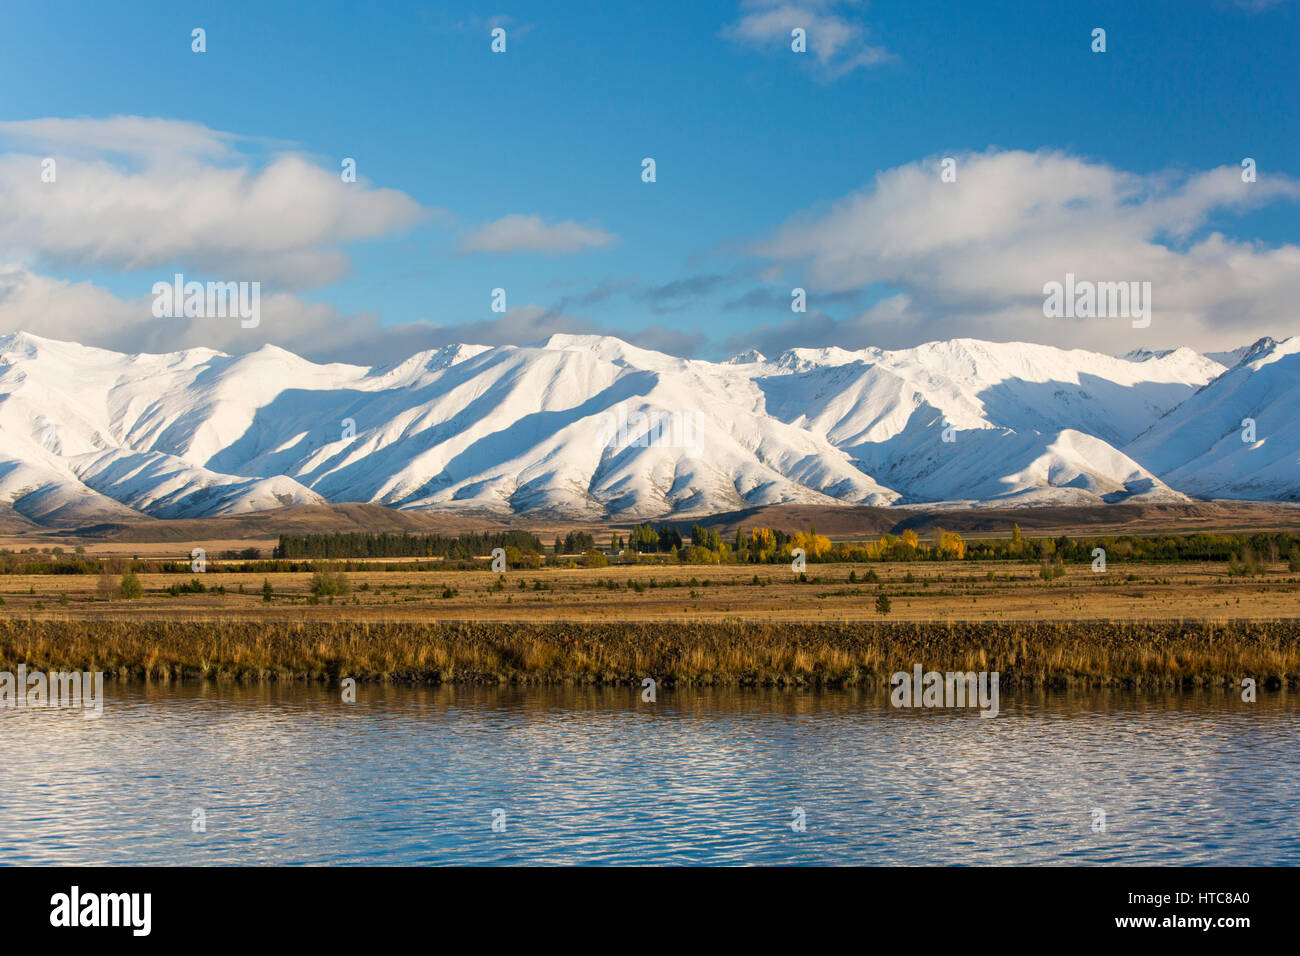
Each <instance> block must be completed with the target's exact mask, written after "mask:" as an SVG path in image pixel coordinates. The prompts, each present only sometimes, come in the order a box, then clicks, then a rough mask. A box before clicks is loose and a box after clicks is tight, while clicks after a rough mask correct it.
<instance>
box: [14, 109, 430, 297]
mask: <svg viewBox="0 0 1300 956" xmlns="http://www.w3.org/2000/svg"><path fill="white" fill-rule="evenodd" d="M0 134H2V135H5V136H8V137H10V138H14V139H19V140H22V141H23V142H24V143H25V144H26V145H28V146H36V147H38V148H40V149H42V151H43V152H42V154H39V155H24V154H20V153H7V154H4V155H0V254H4V255H7V256H9V257H11V258H16V259H18V260H21V261H26V262H48V263H50V264H52V265H54V266H56V267H61V268H77V267H81V268H86V267H89V268H107V269H119V270H126V271H135V270H144V269H157V268H160V267H164V266H168V265H171V264H178V265H180V266H182V267H184V268H186V269H187V270H188V271H194V272H200V273H205V274H208V275H210V276H219V277H221V278H224V279H230V280H241V281H269V282H276V283H280V284H283V285H286V286H290V287H307V286H315V285H321V284H325V283H327V282H330V281H333V280H335V279H337V278H339V277H341V276H343V275H345V274H346V273H347V271H348V260H347V258H346V256H345V255H344V254H343V253H342V252H341V251H339V249H338V248H337V247H338V246H339V245H341V244H342V243H345V242H349V241H353V240H357V239H366V238H375V237H379V236H384V235H387V234H390V233H393V232H396V231H398V230H401V229H404V228H406V227H408V226H410V225H412V224H414V223H415V222H417V221H418V220H419V219H420V218H421V217H422V216H423V215H425V214H426V212H427V211H426V210H423V209H421V207H420V205H419V204H418V203H417V202H416V201H415V200H414V199H412V198H411V197H409V196H407V195H406V194H405V193H402V192H399V191H397V190H393V189H377V188H374V187H372V186H369V185H367V184H365V183H363V182H357V183H344V182H343V181H342V179H341V178H340V176H339V171H338V170H331V169H324V168H321V167H320V166H317V165H315V164H313V163H311V162H309V161H308V160H307V159H305V158H303V157H302V156H299V155H294V154H285V155H280V156H277V157H275V158H273V159H271V160H270V161H268V162H266V163H265V164H264V165H261V166H254V165H253V164H252V163H251V162H250V161H249V160H247V159H246V158H243V157H240V156H238V155H236V154H235V153H234V152H233V151H232V143H233V142H234V139H235V138H234V137H232V136H231V135H230V134H225V133H219V132H216V131H213V130H208V129H206V128H205V127H202V126H199V125H197V124H193V123H181V122H176V121H172V120H151V119H142V118H140V117H116V118H113V119H111V120H103V121H96V120H34V121H28V122H23V123H9V124H3V128H0ZM90 154H99V155H90ZM44 156H52V157H53V158H54V159H55V161H56V163H57V167H56V168H57V177H56V180H55V182H53V183H48V182H43V181H42V178H41V172H42V165H41V161H42V158H43V157H44ZM124 156H125V157H129V158H131V159H135V160H138V161H139V162H137V163H132V162H128V161H124V160H123V159H122V157H124Z"/></svg>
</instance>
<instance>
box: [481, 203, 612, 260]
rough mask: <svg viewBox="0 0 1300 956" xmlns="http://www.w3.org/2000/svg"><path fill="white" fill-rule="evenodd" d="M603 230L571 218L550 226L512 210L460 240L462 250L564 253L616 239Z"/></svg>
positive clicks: (497, 252) (579, 250) (595, 247)
mask: <svg viewBox="0 0 1300 956" xmlns="http://www.w3.org/2000/svg"><path fill="white" fill-rule="evenodd" d="M617 238H618V237H617V236H613V235H611V234H610V233H608V232H605V231H604V230H603V229H598V228H596V227H594V226H583V225H579V224H578V223H576V222H573V221H571V220H566V221H564V222H557V223H555V224H553V225H547V224H546V222H545V221H543V220H542V218H541V217H540V216H525V215H521V214H519V213H512V214H511V215H508V216H502V217H501V218H500V219H497V220H496V221H495V222H490V223H488V224H487V225H485V226H482V227H481V228H479V229H477V230H475V231H474V232H473V233H471V234H470V235H468V236H466V237H465V239H464V240H463V241H462V242H461V245H460V249H461V251H462V252H467V253H474V252H485V253H491V254H497V255H500V254H508V253H514V252H541V253H547V254H551V255H561V254H565V253H571V252H581V251H582V250H583V249H598V248H600V247H601V246H607V245H609V244H610V243H612V242H615V241H617Z"/></svg>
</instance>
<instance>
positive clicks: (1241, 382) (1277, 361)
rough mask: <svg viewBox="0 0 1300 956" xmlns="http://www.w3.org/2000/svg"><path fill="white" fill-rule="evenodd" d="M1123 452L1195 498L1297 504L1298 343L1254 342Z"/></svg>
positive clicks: (1298, 340) (1299, 445)
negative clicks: (1236, 359) (1230, 364)
mask: <svg viewBox="0 0 1300 956" xmlns="http://www.w3.org/2000/svg"><path fill="white" fill-rule="evenodd" d="M1125 452H1126V453H1127V454H1129V455H1131V456H1133V457H1134V458H1137V459H1139V460H1141V461H1142V462H1144V463H1145V464H1146V465H1147V466H1148V467H1150V468H1151V469H1152V470H1153V471H1155V472H1156V473H1157V474H1158V475H1160V476H1161V477H1162V478H1163V479H1164V480H1165V481H1167V482H1168V483H1170V484H1173V485H1175V486H1176V487H1178V488H1181V489H1183V490H1185V491H1187V492H1188V493H1189V494H1194V495H1197V496H1199V497H1216V498H1251V499H1259V498H1271V499H1281V500H1289V501H1300V338H1296V337H1292V338H1289V339H1284V340H1282V341H1281V342H1275V341H1273V340H1272V339H1261V340H1260V341H1258V342H1256V343H1255V344H1254V345H1253V346H1251V347H1250V348H1249V349H1247V350H1245V351H1244V352H1243V353H1242V354H1241V357H1240V358H1239V360H1238V363H1237V364H1236V365H1235V366H1233V367H1232V368H1231V369H1229V370H1228V371H1227V372H1225V373H1223V375H1221V376H1219V377H1218V378H1216V379H1215V380H1214V381H1213V382H1211V383H1210V384H1209V385H1207V386H1206V387H1205V388H1203V389H1201V390H1200V391H1198V392H1197V393H1196V394H1195V395H1193V396H1192V397H1191V398H1189V399H1188V400H1187V401H1185V402H1183V403H1182V404H1181V405H1180V406H1179V407H1178V408H1177V409H1175V410H1174V411H1172V412H1170V413H1169V414H1168V415H1166V416H1164V417H1163V418H1161V419H1160V420H1159V421H1157V422H1155V423H1154V424H1153V425H1152V426H1151V427H1150V428H1149V429H1148V430H1147V431H1146V432H1145V433H1143V434H1142V435H1141V436H1139V437H1138V438H1137V439H1136V440H1135V441H1134V442H1133V443H1132V444H1131V445H1129V446H1128V447H1127V448H1126V449H1125Z"/></svg>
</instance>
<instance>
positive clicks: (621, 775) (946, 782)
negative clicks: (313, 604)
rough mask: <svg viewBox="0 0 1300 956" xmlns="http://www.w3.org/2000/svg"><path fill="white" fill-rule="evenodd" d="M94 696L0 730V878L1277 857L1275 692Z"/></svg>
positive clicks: (1292, 784)
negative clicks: (0, 758)
mask: <svg viewBox="0 0 1300 956" xmlns="http://www.w3.org/2000/svg"><path fill="white" fill-rule="evenodd" d="M106 696H107V703H106V705H105V712H104V716H103V717H102V718H101V719H99V720H87V719H85V718H83V717H82V716H80V715H79V714H76V713H71V712H66V711H34V710H10V711H4V710H0V739H2V740H3V742H4V752H5V769H6V772H5V774H4V781H3V787H0V860H3V861H5V862H9V863H24V862H33V863H85V864H113V863H146V864H180V863H199V864H208V863H239V864H251V863H302V864H326V863H328V864H347V863H369V864H422V863H442V864H445V863H490V864H513V863H547V864H570V863H588V864H591V863H624V864H648V863H675V864H696V863H708V864H988V863H1092V864H1114V863H1179V864H1209V863H1222V864H1296V863H1300V825H1297V820H1300V747H1297V746H1296V732H1297V729H1298V728H1300V721H1298V716H1300V706H1298V705H1300V697H1298V696H1297V695H1296V694H1294V693H1292V694H1289V695H1287V694H1283V693H1267V692H1261V695H1260V699H1259V701H1258V702H1256V703H1254V704H1245V703H1242V702H1241V701H1240V700H1239V699H1237V697H1236V696H1235V695H1231V694H1225V693H1221V692H1218V693H1209V692H1203V693H1189V694H1168V693H1165V694H1161V693H1156V692H1151V693H1147V694H1131V693H1117V692H1089V693H1082V694H1080V693H1075V694H1048V695H1042V694H1027V695H1019V696H1017V695H1013V694H1011V693H1010V692H1007V691H1004V692H1003V695H1002V711H1003V713H1002V716H1000V717H998V718H996V719H992V720H990V719H981V718H980V717H979V716H978V714H977V712H974V711H936V710H931V711H923V710H915V711H911V710H909V711H904V710H894V709H891V708H889V707H888V701H887V699H886V698H885V697H884V695H881V694H876V693H871V692H855V691H834V692H810V691H800V692H796V691H760V690H732V691H688V690H673V689H661V690H660V692H659V697H658V701H657V702H656V703H653V704H647V703H642V702H641V700H640V691H639V689H636V690H634V689H631V688H628V689H621V688H618V689H510V688H491V689H482V688H437V689H406V688H398V687H369V688H368V687H364V686H363V687H361V688H360V689H359V690H358V699H357V702H356V703H353V704H347V703H344V702H342V700H341V698H340V694H339V692H338V691H337V689H325V688H319V687H313V688H304V687H302V686H297V687H292V686H275V685H267V686H260V687H254V688H248V687H242V688H241V687H232V686H227V685H216V684H207V685H189V686H170V687H168V686H159V685H152V686H150V685H144V684H129V683H126V684H115V683H112V682H110V683H109V684H107V685H106ZM796 808H800V809H802V811H803V817H804V821H805V825H806V829H804V830H803V831H802V832H796V830H795V829H793V828H792V823H793V822H794V821H795V815H794V811H795V809H796ZM195 809H201V810H203V812H204V816H205V824H206V832H202V833H195V832H193V831H192V822H193V820H194V815H193V811H194V810H195ZM494 810H501V811H503V813H504V816H503V817H502V816H501V815H498V817H497V819H498V822H499V824H500V823H504V831H503V832H497V831H494V829H493V819H494V816H493V811H494ZM1097 810H1101V811H1104V813H1105V817H1104V822H1105V827H1104V830H1094V825H1098V824H1100V823H1101V820H1102V818H1101V817H1100V816H1098V815H1097V814H1096V813H1095V812H1094V811H1097Z"/></svg>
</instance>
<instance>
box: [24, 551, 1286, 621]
mask: <svg viewBox="0 0 1300 956" xmlns="http://www.w3.org/2000/svg"><path fill="white" fill-rule="evenodd" d="M1038 572H1039V565H1038V564H1037V563H1032V564H1031V563H1012V562H972V561H963V562H934V561H926V562H918V563H878V562H873V563H868V564H843V563H841V564H810V565H808V571H807V574H806V576H807V581H800V580H799V578H798V576H797V575H795V574H793V573H792V572H791V571H790V568H789V567H788V566H786V565H777V564H768V565H660V566H649V565H632V566H611V567H607V568H590V569H589V568H542V569H538V570H522V571H511V572H508V573H506V574H504V575H496V574H493V573H491V572H490V571H458V570H451V569H448V570H437V571H351V572H348V573H347V574H346V575H345V577H346V579H347V584H348V593H347V594H345V595H337V596H333V597H319V598H317V597H315V596H314V595H313V594H312V593H311V583H312V574H311V573H310V572H305V571H304V572H297V573H281V574H269V575H264V574H256V573H232V572H217V571H210V572H208V573H206V574H202V575H195V574H141V575H140V576H139V577H140V581H141V583H142V585H143V587H144V596H143V597H142V598H140V599H139V600H133V601H124V600H111V601H106V600H103V599H102V598H100V597H99V596H98V594H97V586H98V584H99V578H98V576H96V575H52V574H39V575H23V574H11V575H0V598H3V600H4V604H3V605H2V606H0V620H3V619H14V618H29V619H76V620H112V619H130V620H141V619H152V620H252V621H274V620H294V621H297V620H319V621H435V620H436V621H521V622H536V621H594V622H622V621H681V620H687V619H689V620H693V621H706V622H710V621H711V622H719V621H782V622H788V623H791V624H799V623H805V624H807V623H815V622H849V621H880V620H882V619H888V620H891V621H914V622H924V621H936V622H946V621H1013V620H1017V621H1097V622H1106V621H1161V620H1182V621H1213V622H1227V621H1240V620H1256V621H1291V622H1297V623H1296V626H1297V628H1300V575H1298V574H1296V573H1293V572H1290V571H1288V570H1287V567H1286V565H1284V564H1275V565H1273V566H1271V567H1270V568H1269V569H1268V570H1267V571H1266V572H1265V573H1263V574H1259V575H1252V576H1231V575H1229V573H1228V569H1227V567H1226V566H1225V565H1224V564H1223V563H1222V562H1218V563H1191V562H1182V563H1177V564H1145V563H1134V564H1124V563H1119V562H1112V563H1111V565H1110V570H1109V571H1108V572H1107V573H1105V574H1094V573H1093V572H1092V571H1091V570H1090V568H1089V566H1087V565H1068V566H1067V567H1066V570H1065V576H1064V577H1061V578H1057V579H1054V580H1051V581H1044V580H1041V579H1040V577H1039V573H1038ZM990 574H991V575H992V578H991V579H990V577H989V575H990ZM850 575H852V576H853V577H855V578H856V579H857V580H856V581H850V580H849V578H850ZM871 575H875V576H876V577H877V578H878V579H879V580H878V581H867V580H864V579H867V578H869V577H870V576H871ZM194 580H198V581H200V582H201V583H202V585H203V586H204V587H205V588H206V589H207V590H206V592H205V593H202V594H193V593H181V594H178V595H176V596H171V595H169V594H167V593H166V589H167V588H170V587H172V586H183V585H186V584H188V583H189V582H191V581H194ZM264 581H269V583H270V585H271V590H272V597H271V600H270V601H269V602H268V601H266V600H264V599H263V595H262V587H263V582H264ZM241 587H242V589H243V590H242V593H241V592H240V589H241ZM217 588H224V590H225V593H224V594H222V593H213V590H214V589H217ZM882 593H883V594H885V595H886V596H887V597H888V598H889V602H890V611H889V613H888V615H882V614H881V613H880V612H879V611H877V609H876V598H877V597H878V596H879V595H880V594H882Z"/></svg>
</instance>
